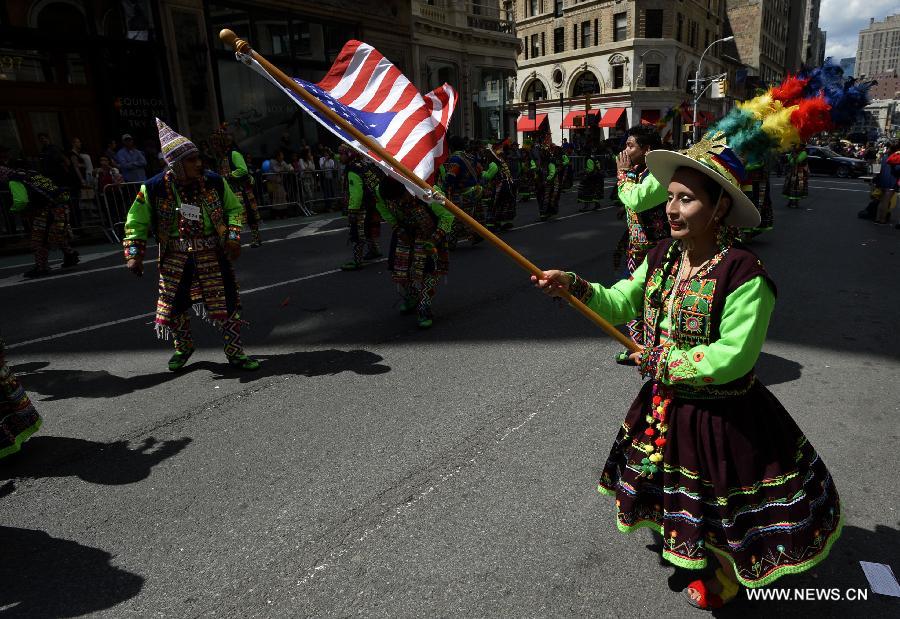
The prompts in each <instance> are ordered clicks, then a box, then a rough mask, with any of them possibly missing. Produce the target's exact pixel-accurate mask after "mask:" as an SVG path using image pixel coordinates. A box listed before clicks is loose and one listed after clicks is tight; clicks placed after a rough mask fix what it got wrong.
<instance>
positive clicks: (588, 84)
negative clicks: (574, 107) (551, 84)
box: [572, 71, 600, 97]
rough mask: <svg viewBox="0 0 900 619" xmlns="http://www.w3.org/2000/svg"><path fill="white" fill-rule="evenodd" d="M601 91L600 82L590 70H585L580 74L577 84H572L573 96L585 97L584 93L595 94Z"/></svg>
mask: <svg viewBox="0 0 900 619" xmlns="http://www.w3.org/2000/svg"><path fill="white" fill-rule="evenodd" d="M599 92H600V83H599V82H598V81H597V78H596V76H594V74H593V73H591V72H590V71H585V72H584V73H582V74H581V75H579V76H578V79H577V80H575V84H573V85H572V96H573V97H583V96H584V95H593V94H597V93H599Z"/></svg>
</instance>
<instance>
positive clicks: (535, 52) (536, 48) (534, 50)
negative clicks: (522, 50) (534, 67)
mask: <svg viewBox="0 0 900 619" xmlns="http://www.w3.org/2000/svg"><path fill="white" fill-rule="evenodd" d="M540 55H541V39H540V35H539V34H533V35H531V57H532V58H537V57H538V56H540Z"/></svg>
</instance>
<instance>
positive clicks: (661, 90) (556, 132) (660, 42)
mask: <svg viewBox="0 0 900 619" xmlns="http://www.w3.org/2000/svg"><path fill="white" fill-rule="evenodd" d="M515 22H516V31H517V34H518V36H519V40H520V53H519V65H518V72H517V76H516V86H515V101H516V103H515V107H516V109H517V110H518V111H519V112H520V116H519V121H518V125H517V129H518V132H517V134H518V138H519V140H520V141H521V140H522V139H524V138H525V137H527V136H530V135H533V134H534V132H536V131H540V132H542V131H549V132H550V134H551V136H552V138H553V140H554V141H556V142H557V143H558V142H560V141H561V139H562V138H563V137H566V138H570V139H572V140H573V141H580V140H586V139H588V138H590V139H591V140H592V141H595V142H596V141H597V140H599V139H603V138H609V137H615V136H620V135H622V133H623V132H624V131H625V130H626V129H627V128H628V127H629V126H632V125H635V124H638V123H640V122H642V121H643V122H646V123H656V122H658V121H660V120H661V119H665V120H667V122H666V128H665V129H663V136H664V138H665V139H671V140H672V141H673V142H674V143H675V144H677V145H680V144H682V143H683V141H684V139H686V136H688V135H689V134H685V131H686V130H689V123H690V122H691V120H692V117H693V114H692V111H693V110H692V107H691V105H692V102H693V92H694V84H693V80H694V78H695V73H696V71H697V68H698V65H699V64H700V57H701V55H702V54H703V52H704V50H705V49H706V48H707V47H708V46H709V45H710V44H711V43H713V42H714V41H716V40H718V39H719V38H721V36H722V26H723V22H724V3H723V1H722V0H703V1H700V0H684V1H682V2H669V1H664V0H631V1H618V2H609V1H600V0H587V1H581V0H519V1H517V2H515ZM723 73H725V65H724V63H723V61H722V58H721V55H720V46H715V47H713V49H712V50H710V52H709V53H707V54H706V56H705V57H704V58H703V63H702V67H701V75H702V76H703V77H707V78H709V77H712V76H717V75H720V74H723ZM714 90H715V89H710V90H709V91H708V92H707V93H706V94H705V95H704V97H703V98H702V99H701V104H700V105H699V106H698V110H697V111H698V120H699V121H700V123H699V124H703V125H706V124H707V123H708V122H709V121H710V120H712V119H713V118H717V117H720V116H722V115H723V114H724V113H725V109H724V100H722V99H712V98H711V97H710V96H709V95H710V94H712V93H713V91H714ZM530 103H532V104H533V107H534V108H535V109H533V110H532V111H533V112H535V114H534V116H535V117H534V118H529V115H530V114H529V113H528V111H529V110H528V108H529V104H530ZM676 109H678V110H680V112H679V113H677V114H674V115H671V116H672V118H670V119H666V116H667V113H668V112H669V111H670V110H676Z"/></svg>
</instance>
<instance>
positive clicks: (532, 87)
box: [522, 80, 547, 101]
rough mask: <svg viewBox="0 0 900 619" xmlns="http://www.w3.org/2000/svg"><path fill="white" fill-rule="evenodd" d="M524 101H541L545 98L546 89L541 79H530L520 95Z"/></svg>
mask: <svg viewBox="0 0 900 619" xmlns="http://www.w3.org/2000/svg"><path fill="white" fill-rule="evenodd" d="M522 98H523V99H524V100H525V101H543V100H545V99H546V98H547V89H546V88H544V84H543V83H541V80H531V83H530V84H528V87H527V88H525V94H524V95H523V97H522Z"/></svg>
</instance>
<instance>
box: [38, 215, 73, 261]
mask: <svg viewBox="0 0 900 619" xmlns="http://www.w3.org/2000/svg"><path fill="white" fill-rule="evenodd" d="M53 247H58V248H59V249H61V250H62V253H63V254H71V253H72V252H73V250H72V248H71V247H70V246H69V220H68V217H67V215H66V206H65V205H62V206H55V207H53V208H45V209H40V210H38V211H37V212H36V213H35V214H34V216H33V217H32V218H31V250H32V252H34V266H35V268H36V269H38V270H41V271H43V270H46V269H47V268H48V260H49V256H50V249H51V248H53Z"/></svg>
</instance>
